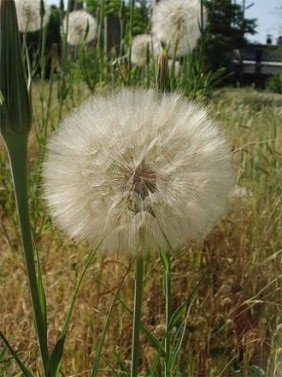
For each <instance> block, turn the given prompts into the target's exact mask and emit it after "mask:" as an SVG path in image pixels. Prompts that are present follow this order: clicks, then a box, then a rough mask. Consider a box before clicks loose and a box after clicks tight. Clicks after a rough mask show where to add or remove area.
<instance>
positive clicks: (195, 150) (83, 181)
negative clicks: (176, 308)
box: [43, 89, 233, 254]
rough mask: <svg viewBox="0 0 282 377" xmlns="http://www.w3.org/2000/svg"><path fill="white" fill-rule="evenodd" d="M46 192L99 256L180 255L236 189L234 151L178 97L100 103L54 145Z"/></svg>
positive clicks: (66, 224) (133, 95)
mask: <svg viewBox="0 0 282 377" xmlns="http://www.w3.org/2000/svg"><path fill="white" fill-rule="evenodd" d="M43 182H44V184H43V188H44V192H45V198H46V200H47V202H48V204H49V206H50V209H51V212H52V214H53V216H54V218H55V221H56V222H57V224H58V225H59V227H61V228H62V229H64V230H65V231H66V232H67V233H68V234H69V235H70V236H72V237H74V238H75V239H77V240H85V239H86V240H88V241H89V242H90V243H92V244H93V245H95V244H97V243H98V242H99V241H100V240H101V239H102V238H103V236H104V235H105V239H104V241H103V244H102V247H101V251H102V252H119V253H127V254H128V253H133V254H134V253H138V252H141V251H142V252H146V251H148V250H151V251H154V250H158V249H159V248H167V243H166V240H165V239H164V235H163V234H165V235H166V237H167V239H168V240H169V242H170V244H171V246H172V247H173V248H174V249H178V248H181V247H183V246H187V244H188V242H189V241H190V240H192V239H198V238H200V237H202V236H203V235H205V233H206V232H207V231H208V230H209V229H210V228H211V226H212V225H213V224H214V222H215V221H217V220H218V219H219V218H220V217H221V216H222V215H223V213H224V212H225V210H226V204H227V199H228V194H229V192H230V191H231V189H232V187H233V172H232V168H231V162H230V155H229V151H228V148H227V147H226V144H225V142H224V140H223V138H222V136H221V134H220V132H219V130H218V128H217V126H216V125H215V124H214V123H213V122H212V121H210V120H209V118H208V117H207V114H206V112H205V110H203V109H202V108H200V107H198V106H196V105H195V104H193V103H191V102H189V101H188V100H187V99H185V98H183V97H181V96H179V95H176V94H162V95H160V94H158V93H156V92H154V91H146V90H129V89H123V90H121V91H120V92H119V93H113V94H109V95H107V96H105V97H93V98H91V99H90V100H88V101H87V102H86V103H85V104H84V105H83V106H82V107H81V108H79V109H78V110H76V111H75V112H73V113H72V114H71V115H70V116H68V117H67V118H66V119H65V120H64V121H63V122H62V123H61V125H60V126H59V128H58V130H57V132H56V133H55V135H54V136H53V137H52V139H51V140H50V141H49V144H48V151H47V157H46V161H45V163H44V167H43Z"/></svg>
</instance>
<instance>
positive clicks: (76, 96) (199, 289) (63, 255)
mask: <svg viewBox="0 0 282 377" xmlns="http://www.w3.org/2000/svg"><path fill="white" fill-rule="evenodd" d="M102 3H103V2H102ZM104 12H106V10H105V9H104V7H101V14H100V23H99V28H100V36H101V34H102V33H103V22H104V21H101V20H104ZM134 17H135V6H134V2H132V3H131V7H130V9H129V21H128V23H126V22H124V23H125V25H123V26H124V29H125V30H127V31H128V34H126V35H124V40H122V41H121V43H122V46H123V45H126V43H127V42H128V41H129V42H130V41H131V39H132V36H133V32H134ZM122 21H124V20H122ZM101 41H102V39H100V42H101ZM65 42H66V40H65ZM42 43H44V42H42ZM100 47H103V46H99V44H97V45H96V46H94V47H92V48H91V47H89V46H86V45H85V44H82V45H81V46H80V47H79V49H78V51H77V54H76V56H77V60H76V61H74V60H73V59H72V58H71V54H70V53H68V47H67V46H66V44H64V51H65V53H64V56H63V60H62V62H61V68H62V71H61V72H60V73H56V72H55V71H54V72H51V78H50V80H49V81H43V80H36V79H35V78H34V77H33V78H32V83H33V84H32V102H33V113H34V117H33V125H32V132H31V135H30V138H29V148H28V151H29V152H28V166H29V172H30V174H29V177H28V183H29V206H30V213H31V222H32V229H33V237H34V241H35V244H36V247H37V253H38V254H37V258H38V261H36V262H38V263H39V265H40V271H41V273H42V278H43V283H44V287H45V294H46V297H47V311H48V332H47V336H48V349H49V352H51V350H52V349H53V348H54V346H55V344H56V342H57V340H58V339H61V338H60V336H61V337H62V334H63V336H64V335H65V332H66V331H65V330H66V327H65V326H64V323H65V324H66V322H65V320H66V318H67V325H68V326H69V328H68V330H69V331H68V336H67V338H66V339H65V338H64V339H63V340H64V342H65V343H64V354H63V359H62V363H61V368H60V372H61V374H62V375H64V376H74V375H75V376H78V375H82V376H83V375H85V376H93V375H96V373H97V374H98V375H99V376H102V377H107V376H124V375H130V368H131V365H130V363H131V327H132V324H133V292H134V271H133V268H132V261H131V260H130V261H129V260H128V259H126V258H124V257H122V256H109V257H105V256H104V257H101V256H98V255H97V256H96V255H93V254H92V253H91V251H90V250H88V246H87V245H86V244H79V245H74V244H73V242H72V240H70V239H69V238H67V237H66V236H65V235H63V234H61V233H59V232H58V231H56V230H55V229H54V227H53V226H52V223H51V219H50V217H49V214H48V211H47V209H46V206H45V203H44V201H43V200H42V198H41V197H42V192H41V167H42V160H43V157H44V154H45V145H46V140H47V138H48V137H49V135H50V134H51V133H52V132H53V131H54V130H55V129H56V127H57V125H58V122H59V120H60V119H61V118H62V117H63V116H65V115H66V114H67V113H69V112H71V111H72V109H73V108H75V107H76V106H78V105H79V104H80V103H81V102H82V101H83V100H84V99H86V98H88V97H89V96H90V95H92V94H94V95H95V94H96V93H99V94H100V93H104V92H108V91H109V90H110V89H113V88H117V87H120V86H123V85H134V86H145V87H153V86H155V84H156V75H157V69H156V67H155V64H154V62H153V60H150V59H149V61H148V66H147V67H146V68H145V69H144V70H142V69H141V70H139V69H138V68H137V67H131V64H130V62H129V64H128V57H127V58H124V57H122V58H121V59H120V58H117V56H115V55H114V54H113V55H110V56H109V57H108V56H106V55H104V50H103V48H101V49H100ZM128 48H129V50H128V51H129V57H130V43H129V45H128ZM41 51H42V50H41ZM201 51H202V49H201V48H199V50H197V51H195V52H194V55H192V56H188V57H186V58H185V59H184V60H183V62H182V70H181V71H180V74H179V75H177V76H176V75H171V76H170V88H171V90H175V91H179V92H181V93H184V94H185V95H187V96H189V97H191V98H196V99H197V101H199V102H202V103H205V104H206V105H208V107H209V111H210V114H211V116H213V117H214V118H215V119H216V120H217V121H218V123H219V124H220V126H221V128H223V129H224V131H225V135H226V139H227V140H228V143H229V144H230V146H231V149H232V151H233V157H234V169H235V171H236V183H237V184H238V186H241V187H243V188H244V189H245V191H242V192H243V193H244V195H243V196H237V197H234V198H233V199H232V202H231V204H230V206H231V210H230V212H229V214H228V215H227V216H226V218H225V219H223V220H222V221H221V222H220V223H219V224H218V225H217V226H216V228H215V229H214V230H213V231H212V232H211V234H210V235H209V236H208V237H207V238H206V240H205V241H204V242H203V243H201V244H198V243H194V244H191V245H190V246H189V247H187V248H186V249H184V250H181V251H179V253H177V254H173V255H172V256H171V257H170V258H168V254H167V255H166V254H161V255H160V256H156V255H148V256H147V257H146V259H145V261H144V271H143V274H144V278H143V300H142V308H140V309H141V319H142V321H141V328H140V331H141V339H140V342H141V353H140V356H139V360H137V361H136V365H135V366H134V368H135V370H134V372H132V373H133V374H132V376H133V375H137V372H136V368H137V362H138V361H139V364H140V375H142V376H151V377H153V376H156V377H157V376H161V375H163V374H164V373H165V375H167V376H169V375H171V376H172V377H178V376H179V377H184V376H188V377H190V376H191V377H194V376H195V377H196V376H197V377H198V376H199V377H201V376H205V377H215V376H216V377H218V376H222V377H229V376H232V375H234V376H235V375H240V376H246V377H249V376H277V377H279V376H280V375H281V374H282V365H281V361H282V352H281V347H282V311H281V304H282V300H281V276H282V267H281V266H282V264H281V255H282V251H281V244H280V232H279V230H281V183H280V180H279V174H281V149H280V148H281V138H282V135H281V126H280V125H281V121H282V111H281V108H282V106H281V105H282V100H281V97H280V96H278V95H274V94H270V93H258V92H255V91H254V90H251V89H250V90H247V89H240V90H239V89H236V90H235V89H234V90H232V89H229V88H225V89H220V90H217V91H211V85H212V83H214V82H216V81H217V79H218V78H219V76H220V72H218V73H216V75H214V74H211V73H209V72H206V71H205V69H204V66H203V62H202V60H201V59H202V57H201ZM42 56H43V55H42V54H41V59H43V57H42ZM92 59H94V62H95V66H94V68H93V65H91V64H90V62H91V61H92ZM44 64H45V63H44ZM44 64H43V65H42V69H43V68H44ZM97 67H98V68H97ZM0 143H1V144H0V166H1V172H0V209H1V212H0V220H1V223H0V224H1V225H0V241H1V242H0V252H1V256H0V292H1V295H0V308H1V316H0V330H1V331H2V332H3V333H4V334H5V336H6V338H7V339H8V340H9V343H10V345H11V346H12V347H13V350H14V351H15V352H16V356H17V357H18V358H19V359H20V360H22V361H23V363H24V364H25V365H27V366H28V368H29V369H30V370H31V371H32V374H33V375H34V376H40V375H42V364H41V360H40V357H39V354H38V346H37V339H36V335H35V332H34V328H33V314H32V307H31V305H30V302H29V289H28V282H27V278H26V273H25V267H24V263H23V260H22V253H21V241H20V234H19V231H18V220H17V214H16V211H15V201H14V194H13V187H12V182H11V177H10V171H9V165H8V160H7V154H6V150H5V148H4V143H3V141H2V140H1V141H0ZM90 262H92V263H90ZM85 265H86V267H87V268H86V269H84V268H85V267H84V266H85ZM86 270H87V272H88V273H87V274H86V275H85V274H84V273H85V272H86ZM81 274H82V275H81ZM82 276H83V278H84V283H83V285H82V287H80V283H81V282H82V280H81V277H82ZM78 288H79V289H78ZM74 292H76V293H75V299H76V302H75V305H74V306H71V308H72V309H73V313H72V314H73V316H72V317H70V315H69V316H68V313H69V314H70V312H69V311H68V310H69V305H70V303H72V299H73V297H74ZM139 293H140V292H139ZM73 304H74V302H73ZM71 305H72V304H71ZM137 314H138V315H139V314H140V312H138V313H137ZM103 329H104V330H103ZM101 339H102V340H103V341H102V342H101ZM8 348H9V347H7V344H4V342H1V343H0V376H1V377H2V376H3V377H4V376H20V375H21V372H20V371H19V367H18V365H17V363H16V361H15V354H14V355H13V356H14V357H12V356H11V353H10V352H9V349H8ZM97 355H99V356H100V355H101V358H100V359H99V360H98V362H97ZM134 358H135V359H137V358H138V355H136V354H135V355H134ZM162 359H164V361H165V363H164V364H165V365H164V366H163V364H162ZM93 365H94V369H93ZM54 375H55V374H54Z"/></svg>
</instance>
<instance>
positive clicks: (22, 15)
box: [15, 0, 50, 33]
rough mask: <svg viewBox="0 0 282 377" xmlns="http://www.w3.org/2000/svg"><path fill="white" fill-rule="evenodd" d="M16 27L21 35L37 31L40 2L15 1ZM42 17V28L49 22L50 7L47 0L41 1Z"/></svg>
mask: <svg viewBox="0 0 282 377" xmlns="http://www.w3.org/2000/svg"><path fill="white" fill-rule="evenodd" d="M15 4H16V9H17V17H18V26H19V30H20V31H21V32H22V33H29V32H34V31H37V30H39V29H40V28H41V16H40V15H41V0H15ZM43 5H44V16H43V19H42V27H44V26H46V25H47V23H48V21H49V16H50V7H49V5H48V1H47V0H43Z"/></svg>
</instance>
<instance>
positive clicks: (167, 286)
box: [164, 251, 171, 377]
mask: <svg viewBox="0 0 282 377" xmlns="http://www.w3.org/2000/svg"><path fill="white" fill-rule="evenodd" d="M165 254H166V261H167V264H166V268H164V292H165V315H166V337H165V343H164V348H165V353H166V357H165V376H166V377H169V376H170V371H169V368H168V362H169V356H170V340H171V339H170V328H169V327H170V320H171V265H170V255H169V252H168V251H166V252H165Z"/></svg>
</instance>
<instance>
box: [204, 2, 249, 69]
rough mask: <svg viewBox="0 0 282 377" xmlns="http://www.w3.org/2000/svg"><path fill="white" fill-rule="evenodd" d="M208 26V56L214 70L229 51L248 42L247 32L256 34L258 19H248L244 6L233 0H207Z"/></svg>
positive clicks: (206, 44) (205, 40)
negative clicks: (245, 15)
mask: <svg viewBox="0 0 282 377" xmlns="http://www.w3.org/2000/svg"><path fill="white" fill-rule="evenodd" d="M204 4H205V6H206V8H207V12H208V28H207V30H206V33H205V35H204V43H205V46H206V56H207V60H208V62H209V64H210V67H211V68H212V69H213V70H214V69H217V68H218V67H219V66H220V65H222V64H223V63H224V61H225V60H226V55H227V53H228V52H230V51H232V50H233V49H235V48H239V47H241V46H243V45H245V44H246V42H247V41H246V39H245V34H246V33H250V34H255V27H256V20H254V19H246V18H245V17H244V12H243V9H242V6H241V5H240V4H237V3H236V2H232V1H231V0H206V1H205V2H204Z"/></svg>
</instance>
